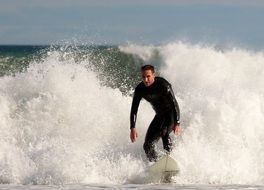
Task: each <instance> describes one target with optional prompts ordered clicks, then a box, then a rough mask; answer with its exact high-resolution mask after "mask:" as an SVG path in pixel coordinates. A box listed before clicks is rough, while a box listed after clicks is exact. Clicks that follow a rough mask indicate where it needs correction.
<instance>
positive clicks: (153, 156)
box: [143, 142, 158, 162]
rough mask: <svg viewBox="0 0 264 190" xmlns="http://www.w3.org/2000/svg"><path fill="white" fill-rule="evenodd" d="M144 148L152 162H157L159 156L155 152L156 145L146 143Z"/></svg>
mask: <svg viewBox="0 0 264 190" xmlns="http://www.w3.org/2000/svg"><path fill="white" fill-rule="evenodd" d="M143 148H144V150H145V153H146V155H147V158H148V159H149V161H150V162H153V161H157V158H158V156H157V153H156V151H155V145H154V144H153V143H147V142H145V143H144V145H143Z"/></svg>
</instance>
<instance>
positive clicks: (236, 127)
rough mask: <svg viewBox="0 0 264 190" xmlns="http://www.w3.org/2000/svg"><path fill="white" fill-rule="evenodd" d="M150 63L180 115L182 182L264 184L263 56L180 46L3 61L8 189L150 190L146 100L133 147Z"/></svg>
mask: <svg viewBox="0 0 264 190" xmlns="http://www.w3.org/2000/svg"><path fill="white" fill-rule="evenodd" d="M18 51H19V50H18ZM21 52H22V50H21ZM23 52H24V51H23ZM147 63H151V64H154V65H155V66H156V67H157V70H158V73H159V75H161V76H163V77H165V78H166V79H168V80H169V81H170V82H171V84H172V86H173V89H174V92H175V95H176V98H177V100H178V103H179V106H180V109H181V125H182V128H183V133H182V135H181V136H179V137H173V140H174V150H173V152H172V156H173V157H174V158H176V159H177V160H178V162H179V164H180V168H181V172H180V174H179V175H178V176H177V177H175V179H174V181H175V183H177V184H194V185H195V184H217V185H219V184H220V185H221V184H222V185H223V184H224V185H225V184H241V185H255V184H260V185H262V184H264V161H263V157H264V130H263V123H264V88H263V86H264V53H263V52H261V51H259V52H253V51H249V50H244V49H238V48H237V49H235V48H234V49H222V50H220V49H217V48H214V47H212V46H202V45H194V44H186V43H181V42H177V43H170V44H165V45H161V46H142V45H135V44H130V45H124V46H120V47H103V48H96V47H94V48H87V49H85V48H81V47H80V48H78V47H75V48H70V49H69V48H65V47H63V48H50V47H46V48H43V49H41V50H39V49H38V50H36V51H33V54H32V51H30V53H28V54H27V53H24V54H23V55H21V54H18V53H13V54H12V52H11V54H7V53H3V51H2V52H0V70H1V72H0V75H1V77H0V107H1V109H0V130H1V133H0V183H2V184H38V185H45V184H54V185H57V184H112V185H123V184H142V183H143V184H146V183H149V181H147V180H145V179H146V178H145V177H146V168H147V167H148V163H147V161H146V158H145V155H144V152H143V148H142V144H143V141H144V135H145V131H146V129H147V127H148V124H149V122H150V121H151V119H152V117H153V116H154V112H153V110H152V108H151V107H150V106H149V104H148V103H146V102H145V101H142V102H141V106H140V108H139V113H138V121H137V128H138V130H139V139H138V141H137V142H136V143H135V144H132V143H130V140H129V113H130V106H131V100H132V99H131V95H132V92H133V87H134V86H135V85H136V84H137V82H139V81H140V76H139V75H137V73H138V72H139V68H140V66H141V65H142V64H147ZM158 148H161V146H160V144H159V146H158ZM198 189H199V188H198Z"/></svg>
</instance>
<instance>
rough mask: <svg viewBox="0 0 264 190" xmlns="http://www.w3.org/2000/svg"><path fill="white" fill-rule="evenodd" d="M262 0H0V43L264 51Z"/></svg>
mask: <svg viewBox="0 0 264 190" xmlns="http://www.w3.org/2000/svg"><path fill="white" fill-rule="evenodd" d="M263 22H264V1H263V0H229V1H227V0H218V1H214V0H0V44H50V43H58V42H65V41H72V40H76V41H77V42H83V43H94V44H124V43H127V42H133V43H140V44H162V43H169V42H173V41H178V40H187V41H191V42H195V43H196V42H203V43H207V42H208V43H216V44H228V43H229V44H236V45H241V46H249V47H254V48H264V24H263Z"/></svg>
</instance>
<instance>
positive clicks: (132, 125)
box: [130, 90, 142, 129]
mask: <svg viewBox="0 0 264 190" xmlns="http://www.w3.org/2000/svg"><path fill="white" fill-rule="evenodd" d="M141 98H142V97H141V96H140V95H139V93H138V92H137V90H135V92H134V96H133V101H132V106H131V112H130V129H132V128H135V127H136V120H137V112H138V106H139V103H140V100H141Z"/></svg>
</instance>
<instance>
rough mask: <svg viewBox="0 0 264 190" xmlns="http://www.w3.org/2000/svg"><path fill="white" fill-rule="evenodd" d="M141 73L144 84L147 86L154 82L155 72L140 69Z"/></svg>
mask: <svg viewBox="0 0 264 190" xmlns="http://www.w3.org/2000/svg"><path fill="white" fill-rule="evenodd" d="M141 74H142V81H143V83H144V85H145V86H147V87H148V86H150V85H152V84H153V83H154V80H155V73H153V72H152V71H151V70H145V71H142V72H141Z"/></svg>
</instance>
